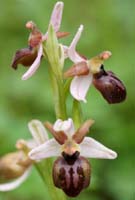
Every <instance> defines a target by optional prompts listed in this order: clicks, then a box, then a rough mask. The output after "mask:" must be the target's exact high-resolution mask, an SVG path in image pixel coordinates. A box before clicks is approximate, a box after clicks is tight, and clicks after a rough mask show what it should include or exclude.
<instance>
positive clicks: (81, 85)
mask: <svg viewBox="0 0 135 200" xmlns="http://www.w3.org/2000/svg"><path fill="white" fill-rule="evenodd" d="M92 79H93V77H92V75H91V74H88V75H85V76H75V77H74V78H73V80H72V82H71V85H70V92H71V94H72V96H73V97H74V98H75V99H77V100H78V101H84V102H85V103H86V102H87V101H86V95H87V92H88V89H89V87H90V85H91V83H92Z"/></svg>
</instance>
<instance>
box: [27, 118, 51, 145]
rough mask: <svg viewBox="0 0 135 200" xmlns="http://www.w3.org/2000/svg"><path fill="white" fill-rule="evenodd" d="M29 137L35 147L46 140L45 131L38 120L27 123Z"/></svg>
mask: <svg viewBox="0 0 135 200" xmlns="http://www.w3.org/2000/svg"><path fill="white" fill-rule="evenodd" d="M28 127H29V130H30V132H31V135H32V136H33V138H34V141H35V142H36V143H37V145H40V144H42V143H44V142H46V141H47V140H48V134H47V130H46V129H45V127H44V126H43V124H42V123H41V122H40V121H39V120H36V119H35V120H32V121H30V122H29V123H28Z"/></svg>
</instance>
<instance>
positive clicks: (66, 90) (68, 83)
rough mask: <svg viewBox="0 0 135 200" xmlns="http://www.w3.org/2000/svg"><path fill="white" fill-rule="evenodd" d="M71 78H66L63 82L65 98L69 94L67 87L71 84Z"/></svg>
mask: <svg viewBox="0 0 135 200" xmlns="http://www.w3.org/2000/svg"><path fill="white" fill-rule="evenodd" d="M71 81H72V78H68V79H67V81H66V82H65V84H64V94H65V99H66V98H67V96H68V94H69V88H70V84H71Z"/></svg>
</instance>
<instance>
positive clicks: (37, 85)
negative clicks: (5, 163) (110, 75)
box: [0, 0, 135, 200]
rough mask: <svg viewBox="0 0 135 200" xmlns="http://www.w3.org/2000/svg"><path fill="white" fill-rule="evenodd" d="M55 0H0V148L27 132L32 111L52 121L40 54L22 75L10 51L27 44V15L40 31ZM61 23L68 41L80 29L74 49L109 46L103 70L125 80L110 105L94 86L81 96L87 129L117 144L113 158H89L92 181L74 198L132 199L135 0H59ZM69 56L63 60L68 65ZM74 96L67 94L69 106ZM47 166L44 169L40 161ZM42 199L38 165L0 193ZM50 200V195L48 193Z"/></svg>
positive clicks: (2, 198) (0, 199)
mask: <svg viewBox="0 0 135 200" xmlns="http://www.w3.org/2000/svg"><path fill="white" fill-rule="evenodd" d="M55 2H56V1H53V0H52V1H50V0H38V1H37V0H31V1H27V0H12V1H11V0H0V9H1V11H0V155H3V154H4V153H7V152H9V151H13V150H14V149H15V148H14V144H15V141H16V140H17V139H19V138H29V137H30V134H29V131H28V128H27V122H28V121H29V120H31V119H33V118H38V119H40V120H42V121H44V120H50V121H51V122H54V121H55V115H54V112H53V100H51V99H52V93H51V87H50V86H49V78H48V66H47V63H46V62H45V61H43V62H42V65H41V67H40V68H39V70H38V72H37V73H36V74H35V75H34V76H33V77H32V78H30V79H29V80H28V81H21V75H22V74H23V73H24V71H25V70H26V69H25V68H23V67H21V66H20V67H19V69H18V70H17V71H14V70H13V69H11V67H10V64H11V60H12V56H13V53H15V51H16V50H17V49H20V48H23V47H26V46H27V38H28V35H29V33H28V31H27V30H26V29H25V23H26V22H27V21H28V20H33V21H34V22H35V23H36V24H37V25H38V27H39V28H40V29H41V30H42V31H43V32H45V30H46V28H47V26H48V20H49V16H50V13H51V10H52V8H53V5H54V3H55ZM64 3H65V8H64V15H63V21H62V27H61V30H63V31H69V32H70V33H71V35H70V36H69V38H67V39H62V40H61V42H62V43H64V44H67V45H68V44H69V43H70V41H71V40H72V37H73V35H74V34H75V32H76V30H77V28H78V27H79V25H80V24H81V23H82V24H84V27H85V30H84V32H83V35H82V38H81V40H80V42H79V45H78V50H79V51H80V52H81V53H82V54H84V55H86V56H87V57H89V58H90V57H92V56H94V55H96V54H98V53H99V52H101V51H102V50H110V51H112V54H113V56H112V57H111V59H110V60H109V61H107V62H106V63H105V69H106V70H112V71H113V72H115V73H116V74H117V75H118V76H119V77H120V78H121V79H122V80H123V81H124V83H125V85H126V87H127V93H128V95H127V100H126V101H125V102H124V103H122V104H119V105H108V104H107V103H106V102H105V101H104V100H103V98H102V97H101V95H100V94H99V92H97V91H96V90H95V88H93V87H92V88H91V90H90V91H89V94H88V97H87V100H88V103H87V104H85V105H84V104H83V105H82V107H83V112H84V115H85V118H93V119H95V120H96V123H95V124H94V126H93V127H92V130H91V136H92V137H94V138H96V139H97V140H99V141H101V142H102V143H103V144H105V145H106V146H108V147H110V148H112V149H114V150H116V151H117V152H118V154H119V156H118V158H117V159H116V160H113V161H109V160H107V161H106V160H94V159H93V160H91V165H92V179H91V186H90V187H89V188H88V189H87V190H85V191H84V192H82V194H81V195H80V196H79V197H78V198H77V199H79V200H82V199H91V200H133V199H135V186H134V184H135V170H134V168H135V159H134V152H135V135H134V132H135V130H134V128H135V121H134V120H135V104H134V102H135V95H134V92H135V89H134V80H135V61H134V60H135V59H134V58H135V42H134V38H135V20H134V19H135V12H134V10H135V1H133V0H102V1H100V0H83V1H82V0H74V1H73V0H68V1H67V0H64ZM70 65H71V62H67V61H66V66H67V67H68V66H70ZM71 104H72V100H71V97H69V99H68V107H69V109H71ZM45 170H47V169H45ZM33 198H34V199H39V200H43V199H47V197H46V189H45V188H44V185H43V184H42V180H41V179H40V177H39V176H38V174H37V172H36V171H35V170H33V172H32V175H31V176H30V177H29V179H28V180H27V181H26V182H25V183H24V184H23V185H22V186H21V187H20V188H18V189H16V190H15V191H12V192H8V193H0V200H18V199H19V200H32V199H33ZM48 200H49V199H48Z"/></svg>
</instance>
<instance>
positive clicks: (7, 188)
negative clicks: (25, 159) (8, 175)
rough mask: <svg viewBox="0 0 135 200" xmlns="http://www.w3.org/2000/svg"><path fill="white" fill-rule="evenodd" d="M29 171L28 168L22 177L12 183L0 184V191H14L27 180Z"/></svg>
mask: <svg viewBox="0 0 135 200" xmlns="http://www.w3.org/2000/svg"><path fill="white" fill-rule="evenodd" d="M30 171H31V167H29V168H28V169H27V170H26V171H25V172H24V174H23V175H22V176H20V177H19V178H17V179H15V180H14V181H12V182H9V183H3V184H0V191H2V192H6V191H10V190H14V189H15V188H17V187H19V186H20V185H21V184H22V183H23V182H24V181H25V180H26V179H27V177H28V176H29V174H30Z"/></svg>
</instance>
